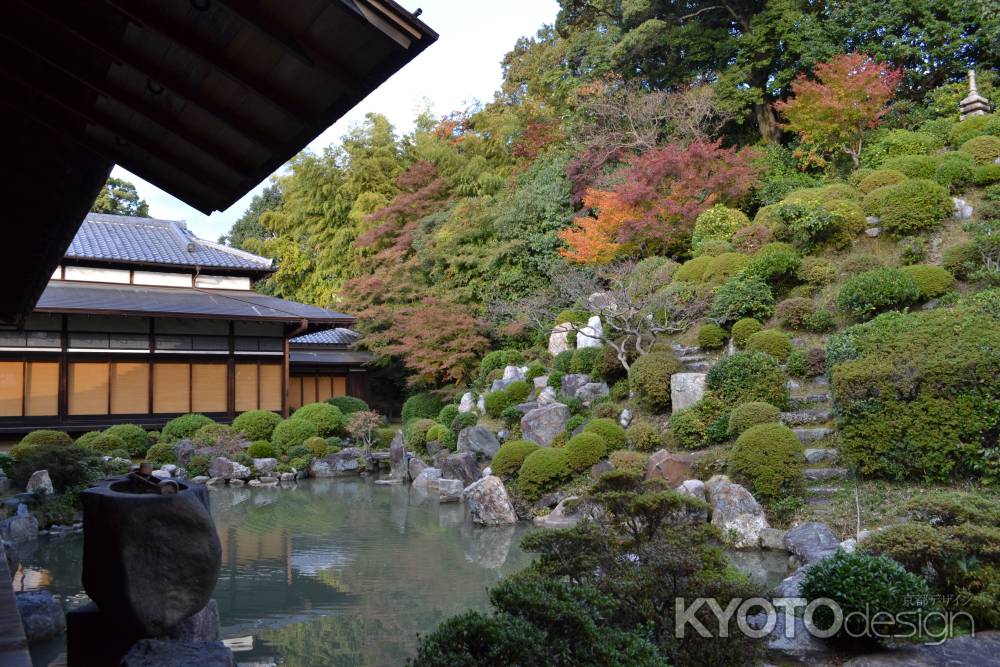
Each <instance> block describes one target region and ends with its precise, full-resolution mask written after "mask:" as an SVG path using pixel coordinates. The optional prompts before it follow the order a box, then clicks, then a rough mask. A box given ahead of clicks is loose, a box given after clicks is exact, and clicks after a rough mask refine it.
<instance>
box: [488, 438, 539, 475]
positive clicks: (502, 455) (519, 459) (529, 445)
mask: <svg viewBox="0 0 1000 667" xmlns="http://www.w3.org/2000/svg"><path fill="white" fill-rule="evenodd" d="M538 448H539V446H538V444H537V443H534V442H531V441H530V440H508V441H507V442H505V443H503V444H502V445H500V449H498V450H497V453H496V454H494V456H493V461H492V462H491V463H490V468H491V469H492V470H493V474H494V475H497V476H498V477H502V478H504V479H509V478H511V477H513V476H514V475H516V474H517V472H518V471H519V470H520V469H521V465H522V464H523V463H524V459H526V458H528V455H529V454H531V453H532V452H533V451H535V450H536V449H538Z"/></svg>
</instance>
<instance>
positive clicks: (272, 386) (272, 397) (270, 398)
mask: <svg viewBox="0 0 1000 667" xmlns="http://www.w3.org/2000/svg"><path fill="white" fill-rule="evenodd" d="M284 372H285V369H284V366H282V365H280V364H261V365H260V409H261V410H273V411H275V412H280V411H281V377H282V375H284Z"/></svg>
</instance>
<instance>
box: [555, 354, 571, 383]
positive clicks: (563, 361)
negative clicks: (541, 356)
mask: <svg viewBox="0 0 1000 667" xmlns="http://www.w3.org/2000/svg"><path fill="white" fill-rule="evenodd" d="M572 361H573V350H563V351H562V352H560V353H559V354H557V355H556V356H555V358H553V359H552V368H553V369H555V370H556V371H559V372H560V373H569V372H570V371H569V365H570V363H572ZM550 377H551V374H550Z"/></svg>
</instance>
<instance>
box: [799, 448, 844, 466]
mask: <svg viewBox="0 0 1000 667" xmlns="http://www.w3.org/2000/svg"><path fill="white" fill-rule="evenodd" d="M805 454H806V463H822V462H823V461H836V460H837V457H838V456H839V455H840V452H838V451H837V450H836V449H835V448H833V447H815V448H810V449H807V450H806V452H805Z"/></svg>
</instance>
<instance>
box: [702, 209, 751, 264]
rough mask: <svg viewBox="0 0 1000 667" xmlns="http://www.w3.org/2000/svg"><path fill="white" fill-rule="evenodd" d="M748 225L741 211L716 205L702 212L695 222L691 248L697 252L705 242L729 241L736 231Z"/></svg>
mask: <svg viewBox="0 0 1000 667" xmlns="http://www.w3.org/2000/svg"><path fill="white" fill-rule="evenodd" d="M749 224H750V220H749V218H747V216H746V214H744V213H743V211H740V210H739V209H735V208H729V207H728V206H725V205H723V204H716V205H715V206H713V207H712V208H710V209H707V210H705V211H703V212H702V213H701V215H699V216H698V218H697V219H696V220H695V222H694V232H693V233H692V234H691V248H692V250H694V251H695V252H698V251H699V250H700V249H701V247H702V245H703V244H704V243H705V242H706V241H709V240H717V241H729V240H730V239H732V237H733V234H734V233H735V232H736V231H737V230H738V229H740V228H741V227H746V226H748V225H749Z"/></svg>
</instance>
